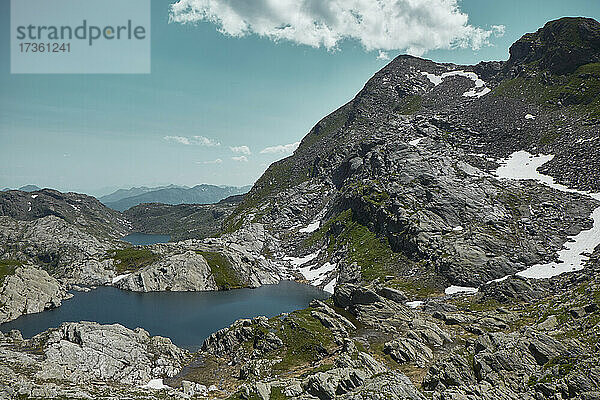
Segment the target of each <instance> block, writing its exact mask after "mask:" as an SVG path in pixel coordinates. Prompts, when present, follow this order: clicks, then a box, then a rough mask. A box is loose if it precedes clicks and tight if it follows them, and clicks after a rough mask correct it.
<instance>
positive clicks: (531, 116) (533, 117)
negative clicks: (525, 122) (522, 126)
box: [525, 114, 535, 119]
mask: <svg viewBox="0 0 600 400" xmlns="http://www.w3.org/2000/svg"><path fill="white" fill-rule="evenodd" d="M525 119H535V115H531V114H527V115H526V116H525Z"/></svg>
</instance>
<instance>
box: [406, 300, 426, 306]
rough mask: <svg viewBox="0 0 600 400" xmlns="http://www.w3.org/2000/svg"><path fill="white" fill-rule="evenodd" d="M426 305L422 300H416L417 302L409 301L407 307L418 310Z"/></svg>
mask: <svg viewBox="0 0 600 400" xmlns="http://www.w3.org/2000/svg"><path fill="white" fill-rule="evenodd" d="M423 304H424V303H423V302H422V301H421V300H415V301H407V302H406V305H407V306H409V307H410V308H417V307H421V306H422V305H423Z"/></svg>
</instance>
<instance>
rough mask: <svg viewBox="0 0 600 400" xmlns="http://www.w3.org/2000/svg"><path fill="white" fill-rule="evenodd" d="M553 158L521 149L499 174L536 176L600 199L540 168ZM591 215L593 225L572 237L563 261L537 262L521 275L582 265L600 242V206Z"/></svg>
mask: <svg viewBox="0 0 600 400" xmlns="http://www.w3.org/2000/svg"><path fill="white" fill-rule="evenodd" d="M553 158H554V156H553V155H537V156H534V155H532V154H530V153H528V152H526V151H517V152H516V153H513V154H511V155H510V156H509V157H508V158H507V159H504V160H500V164H502V165H501V166H500V167H499V168H498V169H497V170H496V175H497V176H498V177H499V178H504V179H533V180H535V181H538V182H540V183H542V184H544V185H547V186H549V187H551V188H553V189H556V190H560V191H563V192H569V193H579V194H583V195H586V196H590V197H592V198H594V199H596V200H598V201H600V193H589V192H584V191H580V190H576V189H571V188H568V187H566V186H564V185H561V184H559V183H556V182H554V178H552V177H551V176H548V175H544V174H541V173H539V172H538V171H537V169H538V168H539V167H541V166H542V165H543V164H545V163H547V162H548V161H550V160H552V159H553ZM591 218H592V219H593V220H594V225H593V227H592V228H591V229H588V230H584V231H581V232H580V233H579V234H577V235H575V236H573V237H572V238H571V239H572V241H569V242H567V243H566V244H565V248H564V249H563V250H561V251H559V252H558V258H559V262H551V263H548V264H538V265H534V266H532V267H529V268H527V269H526V270H525V271H521V272H519V273H517V275H519V276H523V277H526V278H536V279H541V278H551V277H553V276H556V275H560V274H562V273H564V272H570V271H577V270H580V269H582V268H583V262H584V261H585V260H586V259H587V256H586V255H587V254H590V253H592V252H593V251H594V248H596V246H598V245H599V244H600V207H598V208H596V209H595V210H594V211H593V212H592V214H591Z"/></svg>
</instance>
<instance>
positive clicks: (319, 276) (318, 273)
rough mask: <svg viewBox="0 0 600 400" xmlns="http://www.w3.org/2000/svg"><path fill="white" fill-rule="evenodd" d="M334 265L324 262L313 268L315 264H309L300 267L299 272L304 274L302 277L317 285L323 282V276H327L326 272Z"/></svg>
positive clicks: (333, 267)
mask: <svg viewBox="0 0 600 400" xmlns="http://www.w3.org/2000/svg"><path fill="white" fill-rule="evenodd" d="M335 266H336V265H335V264H331V263H330V262H326V263H325V264H323V265H321V266H320V267H319V268H316V269H313V268H314V267H315V266H314V265H309V266H308V267H304V268H300V273H301V274H302V276H304V279H306V280H307V281H309V282H310V283H311V284H312V285H314V286H318V285H320V284H321V283H323V281H324V280H325V278H327V274H329V273H330V272H331V271H333V270H334V269H335Z"/></svg>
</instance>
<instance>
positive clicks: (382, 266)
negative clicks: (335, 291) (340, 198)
mask: <svg viewBox="0 0 600 400" xmlns="http://www.w3.org/2000/svg"><path fill="white" fill-rule="evenodd" d="M334 225H336V226H340V225H341V226H342V230H341V232H340V233H339V234H338V235H336V236H334V235H333V234H331V228H332V227H333V226H334ZM326 239H329V243H328V245H327V250H328V253H329V254H332V253H333V252H334V251H336V250H339V249H345V250H346V258H347V261H349V262H351V263H352V262H356V263H357V264H358V266H359V267H360V270H361V274H362V278H363V280H365V281H372V280H374V279H377V278H385V277H386V276H388V275H390V274H393V273H394V272H393V271H394V266H395V265H397V264H398V263H401V262H405V261H406V260H404V259H402V257H403V256H402V255H401V254H399V253H394V252H393V251H392V249H391V247H390V244H389V242H388V240H387V238H379V237H378V236H377V235H376V234H375V233H373V232H371V231H370V230H369V229H368V228H367V227H366V226H364V225H361V224H360V223H358V222H357V221H354V220H353V218H352V210H351V209H348V210H345V211H343V212H341V213H340V214H338V215H337V216H336V217H333V218H331V219H329V220H328V221H327V222H325V224H323V226H322V227H321V228H320V229H319V230H317V231H315V232H314V233H313V234H312V235H311V236H309V237H308V238H307V239H306V240H305V241H304V245H305V246H307V247H310V246H313V245H315V244H318V243H321V242H322V241H323V240H326Z"/></svg>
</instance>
